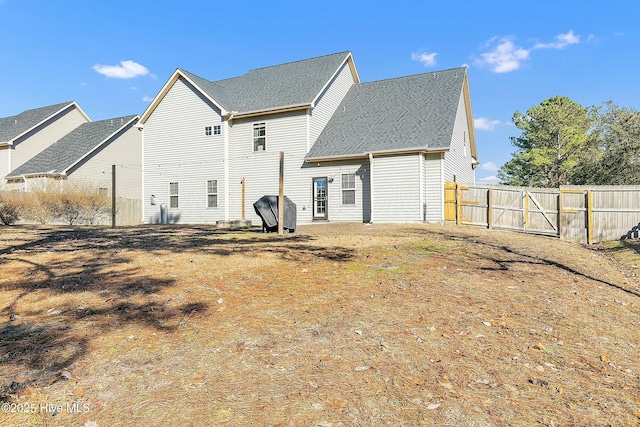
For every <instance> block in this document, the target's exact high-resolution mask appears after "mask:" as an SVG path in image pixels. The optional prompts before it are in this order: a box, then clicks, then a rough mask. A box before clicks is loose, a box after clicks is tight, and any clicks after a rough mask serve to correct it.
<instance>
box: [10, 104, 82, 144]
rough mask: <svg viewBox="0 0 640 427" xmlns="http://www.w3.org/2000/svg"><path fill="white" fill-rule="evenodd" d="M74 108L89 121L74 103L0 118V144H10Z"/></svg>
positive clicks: (55, 105)
mask: <svg viewBox="0 0 640 427" xmlns="http://www.w3.org/2000/svg"><path fill="white" fill-rule="evenodd" d="M72 106H74V107H75V108H77V109H78V111H80V113H81V114H82V115H83V116H84V117H85V118H86V119H87V120H89V117H87V115H86V114H85V113H84V112H83V111H82V110H81V109H80V107H79V106H78V104H76V103H75V102H72V101H70V102H63V103H60V104H54V105H49V106H46V107H40V108H34V109H31V110H26V111H23V112H22V113H20V114H18V115H16V116H10V117H3V118H0V143H2V142H7V143H11V142H13V141H14V140H15V139H17V138H18V137H20V136H21V135H24V134H25V133H26V132H28V131H30V130H31V129H33V128H35V127H36V126H38V125H40V124H41V123H44V122H45V121H47V120H49V119H51V118H53V117H54V116H56V115H57V114H59V113H61V112H62V111H64V110H66V109H68V108H70V107H72Z"/></svg>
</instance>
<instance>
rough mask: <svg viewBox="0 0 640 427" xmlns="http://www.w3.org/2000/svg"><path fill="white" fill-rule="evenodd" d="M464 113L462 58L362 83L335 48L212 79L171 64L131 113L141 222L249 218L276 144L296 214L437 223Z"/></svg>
mask: <svg viewBox="0 0 640 427" xmlns="http://www.w3.org/2000/svg"><path fill="white" fill-rule="evenodd" d="M472 117H473V116H472V114H471V103H470V95H469V84H468V76H467V71H466V68H456V69H452V70H445V71H439V72H435V73H434V72H431V73H426V74H420V75H415V76H407V77H401V78H396V79H389V80H382V81H377V82H369V83H361V82H360V78H359V76H358V72H357V69H356V66H355V63H354V60H353V57H352V55H351V53H350V52H341V53H335V54H331V55H326V56H321V57H316V58H311V59H306V60H302V61H296V62H291V63H286V64H280V65H275V66H271V67H265V68H258V69H254V70H250V71H249V72H247V73H246V74H245V75H242V76H239V77H233V78H229V79H224V80H216V81H209V80H206V79H204V78H202V77H199V76H197V75H195V74H192V73H190V72H187V71H185V70H182V69H177V70H176V71H175V72H174V73H173V75H172V76H171V78H170V79H169V80H168V81H167V82H166V84H165V85H164V86H163V88H162V89H161V91H160V92H159V94H158V95H157V96H156V97H155V98H154V100H153V101H152V102H151V104H150V105H149V107H148V108H147V110H146V111H145V112H144V114H143V115H142V116H141V119H140V125H139V126H141V127H143V128H144V136H143V159H144V161H143V164H144V166H143V169H144V170H143V183H144V187H143V206H144V208H143V211H144V212H143V220H144V222H147V223H154V222H159V221H160V220H161V218H162V216H161V206H162V205H165V206H167V209H168V215H167V216H168V221H169V222H180V223H211V222H215V221H221V220H232V219H241V217H242V215H243V214H245V216H246V217H245V218H243V219H252V220H256V221H257V220H259V218H258V217H257V215H256V214H255V213H254V212H253V209H251V204H252V203H253V202H254V201H256V200H258V199H259V198H260V197H261V196H263V195H268V194H278V188H279V187H278V184H279V154H280V152H283V153H284V192H285V194H286V195H287V196H288V197H289V198H290V199H291V200H292V201H293V202H294V203H295V204H296V205H297V218H298V222H299V223H306V222H311V221H327V220H328V221H358V222H361V221H365V222H371V221H375V222H420V221H442V220H443V219H444V182H445V181H448V180H453V179H454V178H455V179H456V180H457V181H459V182H470V183H471V182H473V181H474V171H473V169H474V167H475V165H477V152H476V144H475V136H474V132H473V125H472ZM243 201H244V204H243Z"/></svg>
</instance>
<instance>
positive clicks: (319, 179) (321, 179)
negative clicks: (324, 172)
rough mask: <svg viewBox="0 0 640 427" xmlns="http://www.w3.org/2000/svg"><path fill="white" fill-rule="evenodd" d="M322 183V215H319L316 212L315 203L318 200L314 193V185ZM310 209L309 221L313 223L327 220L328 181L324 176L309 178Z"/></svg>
mask: <svg viewBox="0 0 640 427" xmlns="http://www.w3.org/2000/svg"><path fill="white" fill-rule="evenodd" d="M317 182H324V189H325V190H324V215H319V214H318V212H317V210H316V202H317V200H318V197H317V193H316V183H317ZM311 199H312V200H311V208H312V209H313V212H312V214H311V219H312V220H313V221H326V220H328V219H329V179H328V177H326V176H318V177H314V178H311Z"/></svg>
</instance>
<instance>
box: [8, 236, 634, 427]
mask: <svg viewBox="0 0 640 427" xmlns="http://www.w3.org/2000/svg"><path fill="white" fill-rule="evenodd" d="M636 256H637V253H636ZM0 266H1V267H0V268H1V269H2V276H1V277H0V295H1V297H2V298H1V299H0V301H2V302H1V303H0V304H2V305H0V310H1V311H2V313H1V314H2V319H3V323H2V324H1V326H0V340H1V341H0V374H1V375H2V378H3V379H4V381H5V384H4V386H5V392H4V400H5V401H7V402H14V403H36V404H37V405H40V404H41V403H49V404H60V405H63V406H64V405H66V404H68V403H71V402H77V403H79V404H80V405H82V404H86V405H88V406H87V408H88V410H87V412H84V413H68V412H66V411H63V413H62V414H58V415H56V416H55V417H54V416H52V414H51V413H50V412H47V411H42V410H38V411H36V412H35V413H29V414H15V413H9V414H6V413H4V414H2V413H0V425H3V426H4V425H34V426H35V425H40V426H53V425H55V426H58V425H65V426H82V425H84V424H85V422H95V423H97V424H98V425H100V426H102V427H105V426H134V425H135V426H178V425H181V426H182V425H185V426H188V425H192V426H213V425H221V426H303V425H304V426H315V425H323V426H329V425H332V426H365V425H367V426H381V425H389V426H417V425H426V426H534V425H541V426H574V425H575V426H578V425H589V426H604V425H616V426H632V425H638V422H640V398H639V397H638V396H640V360H639V359H638V346H640V328H639V327H638V326H639V325H640V308H639V302H640V288H639V286H640V284H639V283H638V282H637V281H635V280H636V279H635V277H634V276H632V275H630V274H627V273H628V271H625V269H626V268H627V267H625V266H623V265H621V264H619V263H617V262H616V261H614V260H612V259H610V256H609V255H608V252H606V251H604V250H602V251H592V250H589V249H586V248H584V247H581V246H579V245H572V244H568V243H565V242H560V241H557V240H553V239H550V238H545V237H539V236H527V235H518V234H513V233H506V232H499V231H487V230H481V229H475V228H464V227H454V226H437V225H375V226H366V225H359V224H330V225H324V226H320V225H318V226H303V227H300V229H299V232H298V233H297V234H293V235H286V236H283V237H279V236H276V235H273V234H262V233H256V232H253V231H240V232H231V233H223V232H220V231H219V230H215V229H211V228H208V227H146V228H145V227H138V228H131V229H120V230H115V231H113V230H108V229H99V230H89V229H75V230H63V229H39V230H30V229H20V228H15V229H14V228H11V229H4V233H3V235H2V237H1V238H0ZM11 314H16V315H18V316H19V317H17V318H14V320H12V321H11V320H8V319H9V316H10V315H11ZM61 371H66V372H68V373H69V374H70V376H71V379H70V380H68V379H64V378H63V377H61V376H60V372H61ZM12 381H13V384H12V383H11V382H12Z"/></svg>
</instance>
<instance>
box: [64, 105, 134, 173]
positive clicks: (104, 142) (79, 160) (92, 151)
mask: <svg viewBox="0 0 640 427" xmlns="http://www.w3.org/2000/svg"><path fill="white" fill-rule="evenodd" d="M138 119H140V116H135V117H132V118H131V120H129V121H128V122H126V123H124V124H123V125H122V126H120V127H119V128H118V130H116V131H115V132H113V133H111V135H109V136H108V137H106V138H105V139H103V140H102V141H101V142H100V143H99V144H97V145H96V146H95V147H93V148H92V149H91V150H89V151H88V152H87V153H86V154H85V155H84V156H82V157H80V158H79V159H78V160H76V161H75V162H73V163H72V164H70V165H69V166H67V167H66V168H65V169H64V170H63V171H62V172H60V173H59V175H68V174H69V170H70V169H72V168H73V167H74V166H75V165H77V164H78V163H80V162H82V161H83V160H84V159H86V158H87V157H89V156H90V155H91V154H93V153H94V152H95V151H96V150H97V149H99V148H101V147H102V146H103V145H105V144H106V143H107V142H108V141H111V139H113V137H114V136H115V135H116V134H117V133H118V132H120V131H121V130H122V129H124V128H125V127H127V126H129V124H130V123H132V122H134V121H136V120H138Z"/></svg>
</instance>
